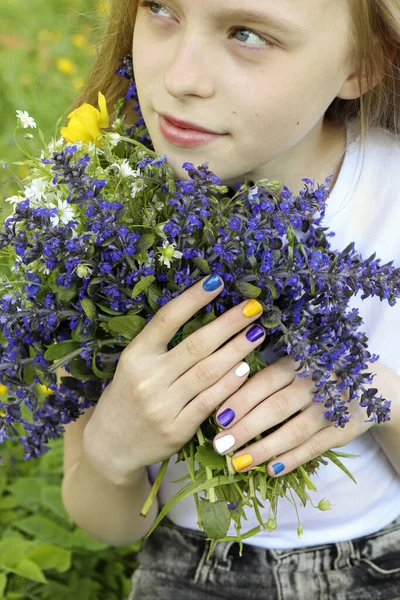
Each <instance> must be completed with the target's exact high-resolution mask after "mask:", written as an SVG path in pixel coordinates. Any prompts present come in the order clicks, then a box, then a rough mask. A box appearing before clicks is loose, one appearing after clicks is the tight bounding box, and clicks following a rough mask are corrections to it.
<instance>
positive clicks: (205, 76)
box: [164, 31, 214, 98]
mask: <svg viewBox="0 0 400 600" xmlns="http://www.w3.org/2000/svg"><path fill="white" fill-rule="evenodd" d="M171 44H172V45H173V48H172V49H171V56H172V58H170V59H168V63H167V68H166V70H165V74H164V85H165V89H166V90H167V92H168V93H169V94H171V96H174V97H175V98H181V97H184V96H188V95H193V96H200V97H202V98H208V97H210V96H212V95H213V93H214V83H213V75H212V72H213V69H212V66H211V64H212V61H211V57H210V54H209V50H208V51H207V44H206V42H205V38H204V36H201V34H200V33H199V34H198V35H194V34H193V33H190V32H189V31H186V32H185V34H184V35H183V36H182V37H180V38H179V37H178V36H177V37H176V44H175V40H174V41H173V42H171ZM167 54H168V52H167Z"/></svg>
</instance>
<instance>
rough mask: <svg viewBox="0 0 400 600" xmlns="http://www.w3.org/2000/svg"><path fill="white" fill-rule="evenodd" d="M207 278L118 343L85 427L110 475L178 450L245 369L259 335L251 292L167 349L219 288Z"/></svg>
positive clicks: (124, 475)
mask: <svg viewBox="0 0 400 600" xmlns="http://www.w3.org/2000/svg"><path fill="white" fill-rule="evenodd" d="M207 279H208V278H204V279H202V280H200V281H197V282H196V283H195V284H193V285H192V286H191V287H190V288H189V289H187V290H185V291H184V292H182V293H181V294H180V295H178V296H177V297H176V298H173V299H172V300H170V301H169V302H168V303H167V304H165V305H164V306H163V307H162V308H160V309H159V310H158V311H157V313H156V314H155V315H154V317H153V318H152V319H151V320H150V321H149V322H148V323H147V325H146V327H144V328H143V330H142V331H141V332H140V333H139V334H138V335H137V336H136V337H135V338H134V339H133V340H132V341H131V342H130V344H129V345H128V346H127V347H126V348H125V349H124V351H123V352H122V353H121V356H120V359H119V361H118V365H117V369H116V372H115V375H114V378H113V380H112V381H111V383H110V384H109V385H108V387H107V388H106V389H105V390H104V392H103V394H102V395H101V397H100V399H99V401H98V403H97V405H96V409H95V411H94V412H93V415H92V417H91V419H90V421H89V422H88V424H87V425H86V427H85V431H84V449H85V453H86V455H87V456H88V457H89V459H90V460H91V462H92V463H95V464H97V466H98V468H99V469H101V471H102V472H103V473H107V474H108V475H107V476H108V477H113V478H114V480H115V481H120V482H124V483H125V482H126V481H128V482H129V481H130V479H131V477H132V475H133V474H134V473H135V471H137V470H138V469H140V468H143V467H145V466H147V465H150V464H153V463H157V462H159V461H162V460H165V459H167V458H168V457H170V456H172V455H173V454H174V453H176V452H177V451H178V450H179V449H180V448H182V447H183V446H184V445H185V444H186V443H187V442H188V441H189V440H190V439H191V438H192V437H193V436H194V435H195V433H196V430H197V429H198V428H199V427H200V425H201V424H202V423H203V421H205V420H206V419H207V418H208V417H209V416H211V414H213V413H214V412H215V410H217V408H218V406H220V405H221V404H222V402H224V401H225V400H226V398H229V397H230V396H231V395H232V394H233V393H234V392H236V391H237V390H238V388H239V387H240V386H242V385H243V383H244V382H245V380H246V377H247V376H248V373H249V369H248V368H245V367H247V364H246V363H243V362H241V361H242V360H243V358H244V357H245V356H247V355H248V354H250V353H251V352H253V350H254V348H256V347H257V346H259V345H260V344H261V343H262V341H263V340H264V338H265V330H264V329H263V328H262V327H261V326H260V325H258V324H254V321H255V320H256V319H258V318H259V317H260V316H261V314H262V310H263V307H262V305H261V304H260V303H258V302H257V301H255V300H251V301H249V300H244V301H243V302H241V303H240V304H238V305H237V306H234V307H233V308H231V309H230V310H228V311H226V312H225V313H224V314H222V315H220V316H219V317H218V318H217V319H215V320H214V321H211V322H210V323H208V324H207V325H204V326H203V327H200V328H199V329H198V330H197V331H194V332H193V333H192V334H191V335H189V336H187V337H186V338H185V339H184V340H182V341H181V342H180V343H179V344H177V345H176V346H174V348H172V349H170V350H168V345H169V342H170V341H171V339H173V337H174V335H175V333H176V332H177V331H178V330H179V329H180V327H182V326H183V325H184V324H185V323H187V322H188V321H189V320H190V319H191V318H192V317H193V316H194V315H195V314H196V313H198V311H199V310H200V309H201V308H203V307H204V306H206V305H207V304H208V303H209V302H211V301H212V300H213V299H214V298H215V297H216V296H217V295H218V294H219V293H220V292H222V291H223V289H224V287H223V282H222V281H221V280H220V279H218V277H217V278H216V279H215V278H214V282H215V281H216V283H217V287H213V286H211V288H210V287H209V286H206V288H203V283H205V281H206V280H207ZM245 307H246V308H245ZM250 330H251V331H252V335H251V334H249V337H247V334H248V333H249V331H250ZM238 367H240V370H239V372H237V369H238Z"/></svg>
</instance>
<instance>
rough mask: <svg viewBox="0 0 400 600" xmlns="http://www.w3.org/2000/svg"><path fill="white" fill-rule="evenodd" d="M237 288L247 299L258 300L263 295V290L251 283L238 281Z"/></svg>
mask: <svg viewBox="0 0 400 600" xmlns="http://www.w3.org/2000/svg"><path fill="white" fill-rule="evenodd" d="M235 288H236V289H237V290H238V292H240V293H241V294H242V296H244V297H245V298H258V296H259V295H260V294H261V292H262V290H261V288H259V287H256V286H255V285H252V284H251V283H247V282H246V281H236V282H235Z"/></svg>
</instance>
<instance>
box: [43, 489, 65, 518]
mask: <svg viewBox="0 0 400 600" xmlns="http://www.w3.org/2000/svg"><path fill="white" fill-rule="evenodd" d="M41 505H42V506H44V507H45V508H46V509H48V510H51V512H53V513H54V514H55V515H57V517H60V518H61V519H64V520H66V521H69V520H70V517H69V515H68V513H67V511H66V510H65V507H64V504H63V501H62V497H61V486H59V485H50V484H47V485H46V486H45V487H44V488H43V490H42V498H41Z"/></svg>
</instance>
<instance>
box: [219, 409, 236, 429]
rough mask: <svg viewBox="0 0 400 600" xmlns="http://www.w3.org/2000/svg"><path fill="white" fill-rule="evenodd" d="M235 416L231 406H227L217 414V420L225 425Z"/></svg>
mask: <svg viewBox="0 0 400 600" xmlns="http://www.w3.org/2000/svg"><path fill="white" fill-rule="evenodd" d="M234 418H235V413H234V412H233V410H232V409H231V408H227V409H226V410H224V411H223V412H222V413H221V414H220V415H218V417H217V420H218V422H219V424H220V425H222V427H226V426H227V425H229V423H232V421H233V419H234Z"/></svg>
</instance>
